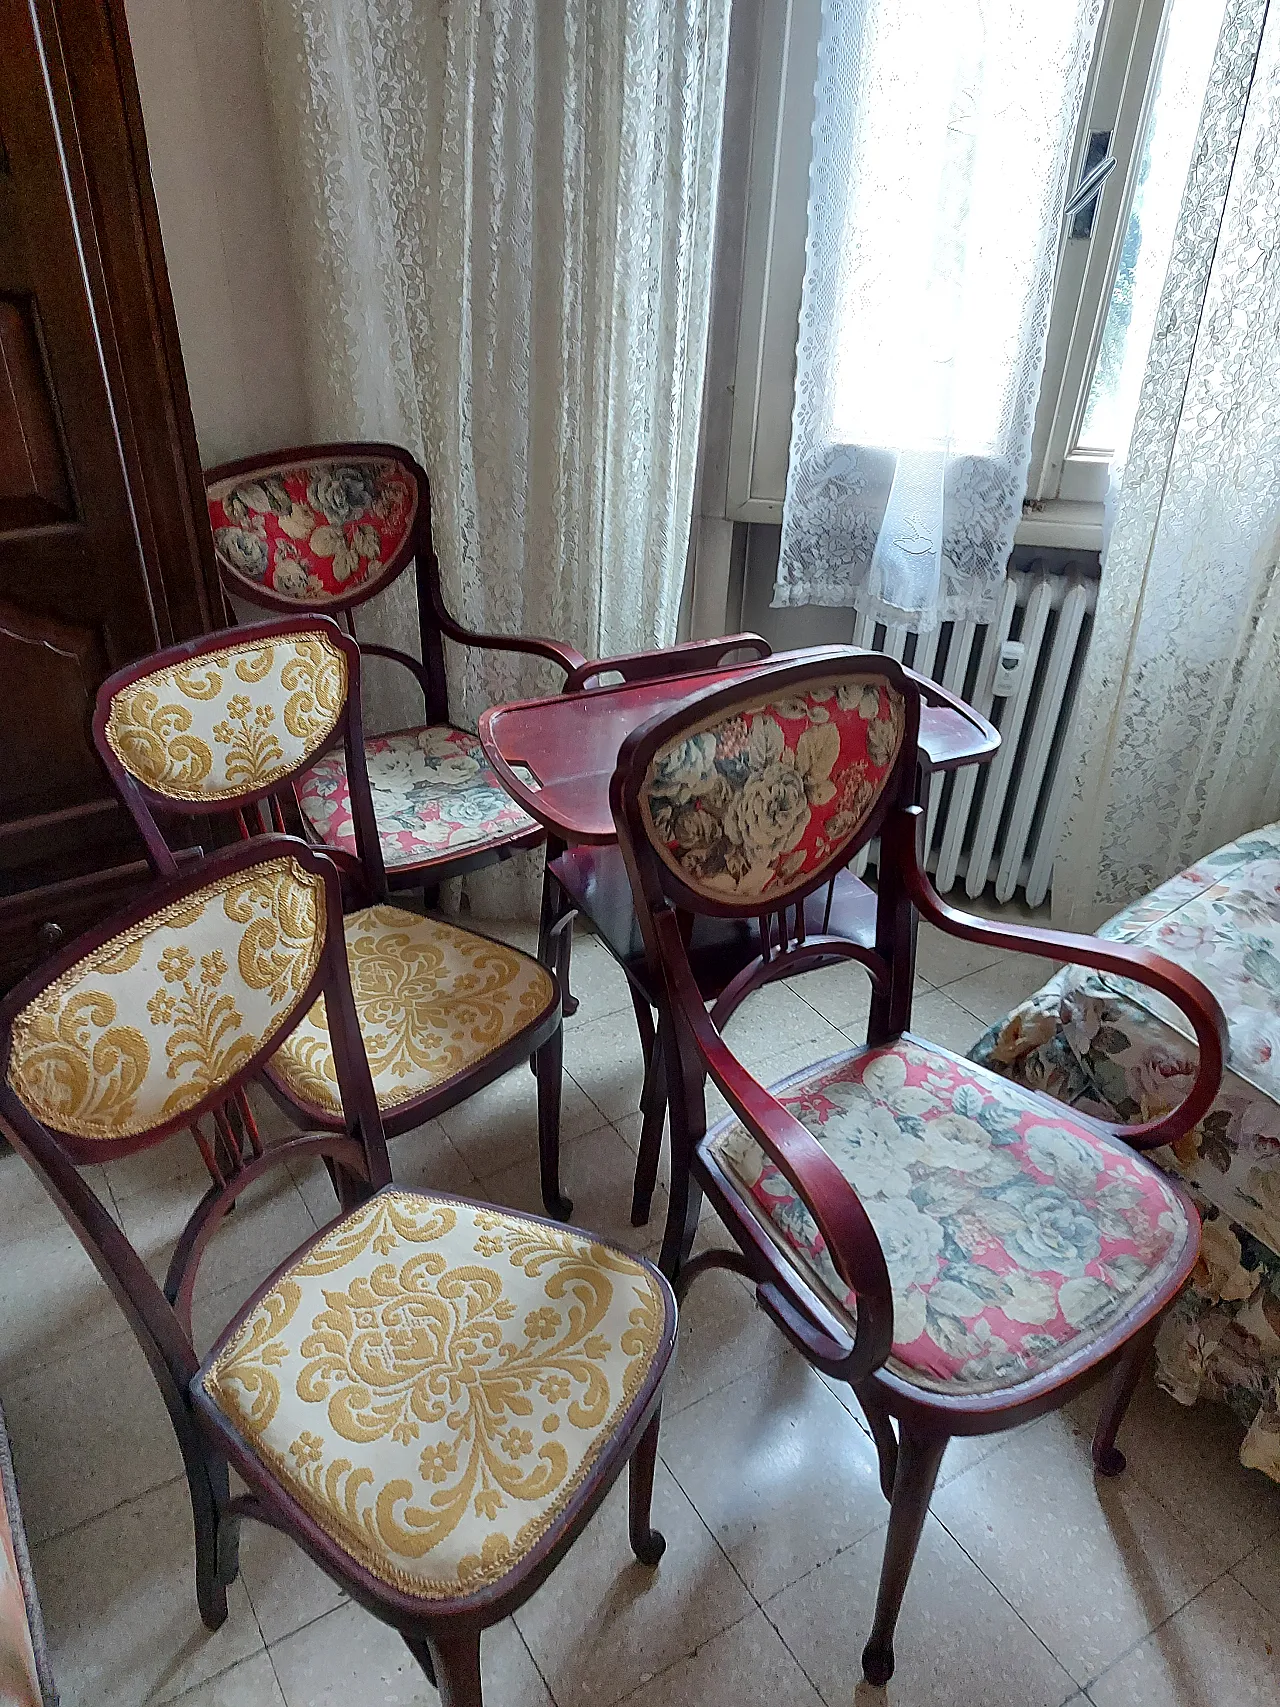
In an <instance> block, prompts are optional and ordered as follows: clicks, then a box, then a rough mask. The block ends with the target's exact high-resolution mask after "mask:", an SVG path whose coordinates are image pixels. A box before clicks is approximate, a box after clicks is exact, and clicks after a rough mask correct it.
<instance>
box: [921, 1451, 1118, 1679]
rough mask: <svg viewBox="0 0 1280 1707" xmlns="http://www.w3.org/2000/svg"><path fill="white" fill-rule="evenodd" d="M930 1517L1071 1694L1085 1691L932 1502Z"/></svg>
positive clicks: (959, 1478)
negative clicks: (1064, 1679) (1040, 1650)
mask: <svg viewBox="0 0 1280 1707" xmlns="http://www.w3.org/2000/svg"><path fill="white" fill-rule="evenodd" d="M987 1457H990V1454H989V1453H988V1454H987ZM985 1462H986V1458H979V1459H978V1461H977V1463H976V1464H971V1465H969V1468H968V1469H967V1470H962V1471H961V1473H960V1475H959V1476H957V1477H956V1478H955V1481H956V1482H959V1481H961V1480H962V1479H963V1477H965V1476H967V1475H968V1474H969V1470H976V1469H977V1468H978V1466H979V1465H980V1464H984V1463H985ZM953 1485H954V1484H953V1483H950V1482H949V1483H948V1484H947V1486H948V1487H952V1486H953ZM929 1515H930V1517H932V1518H933V1519H934V1521H935V1522H936V1523H937V1524H938V1526H939V1528H940V1529H941V1530H942V1531H943V1533H944V1534H945V1535H947V1536H949V1537H950V1539H951V1540H952V1541H954V1542H955V1544H956V1546H957V1547H958V1548H959V1549H960V1551H961V1552H962V1553H963V1554H964V1556H965V1558H966V1559H968V1561H969V1563H970V1564H971V1565H972V1566H973V1568H974V1570H975V1571H977V1573H978V1575H979V1576H980V1577H981V1578H982V1580H983V1581H984V1582H985V1583H986V1584H987V1585H988V1586H989V1587H990V1589H991V1591H992V1593H993V1594H994V1595H995V1596H996V1598H997V1600H999V1601H1001V1602H1002V1603H1003V1604H1004V1605H1005V1606H1007V1607H1008V1608H1009V1611H1010V1612H1012V1614H1013V1616H1014V1617H1015V1618H1016V1619H1017V1620H1018V1622H1019V1624H1021V1625H1022V1627H1023V1628H1024V1629H1025V1630H1027V1631H1029V1632H1030V1633H1031V1635H1032V1636H1033V1637H1034V1638H1035V1640H1036V1641H1037V1642H1039V1644H1040V1646H1041V1647H1042V1648H1043V1649H1044V1651H1045V1653H1047V1654H1048V1656H1049V1658H1050V1659H1051V1660H1052V1661H1053V1663H1054V1665H1056V1666H1057V1667H1058V1669H1059V1671H1061V1672H1062V1673H1063V1674H1064V1675H1065V1676H1066V1677H1068V1678H1070V1680H1071V1694H1078V1693H1079V1691H1080V1690H1082V1689H1084V1688H1085V1687H1086V1686H1085V1685H1084V1684H1083V1683H1078V1682H1077V1681H1076V1679H1075V1677H1074V1676H1073V1675H1072V1673H1071V1671H1070V1670H1069V1669H1068V1667H1067V1665H1066V1664H1065V1662H1064V1661H1063V1660H1061V1659H1059V1657H1058V1655H1057V1654H1055V1653H1054V1651H1053V1649H1052V1648H1051V1647H1050V1646H1049V1644H1048V1642H1047V1641H1046V1640H1045V1639H1044V1637H1043V1636H1042V1635H1041V1634H1040V1632H1039V1631H1038V1630H1037V1629H1036V1627H1035V1625H1034V1624H1033V1623H1032V1622H1031V1620H1030V1619H1029V1618H1024V1617H1023V1615H1022V1613H1021V1612H1019V1610H1018V1608H1017V1607H1016V1606H1015V1605H1014V1604H1013V1602H1012V1601H1011V1600H1010V1599H1009V1597H1008V1595H1006V1594H1005V1593H1004V1591H1003V1590H1002V1589H1001V1587H1000V1585H999V1584H998V1583H996V1582H994V1581H993V1580H992V1578H991V1577H990V1576H988V1574H987V1573H986V1571H984V1570H983V1568H982V1566H981V1565H980V1564H979V1563H978V1561H977V1559H975V1558H974V1556H973V1554H972V1553H971V1552H970V1551H969V1549H968V1548H967V1547H966V1546H965V1544H964V1542H963V1541H961V1539H960V1537H959V1536H958V1535H956V1534H955V1533H954V1531H953V1530H951V1529H948V1527H947V1525H946V1523H945V1522H944V1521H943V1519H942V1518H941V1517H939V1515H938V1513H937V1512H936V1511H934V1509H933V1505H932V1502H931V1503H930V1506H929ZM1070 1699H1071V1695H1066V1696H1064V1697H1063V1700H1064V1702H1065V1701H1070Z"/></svg>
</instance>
